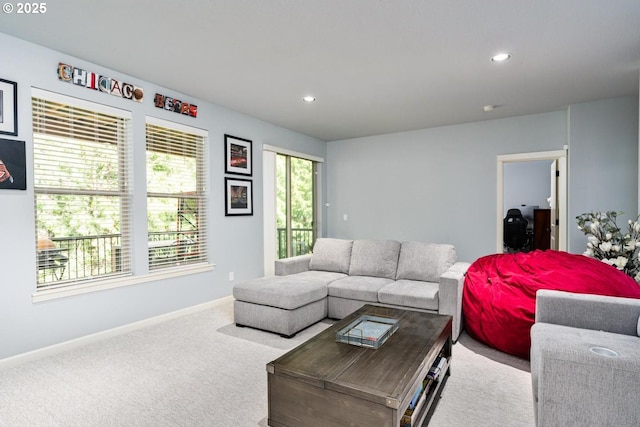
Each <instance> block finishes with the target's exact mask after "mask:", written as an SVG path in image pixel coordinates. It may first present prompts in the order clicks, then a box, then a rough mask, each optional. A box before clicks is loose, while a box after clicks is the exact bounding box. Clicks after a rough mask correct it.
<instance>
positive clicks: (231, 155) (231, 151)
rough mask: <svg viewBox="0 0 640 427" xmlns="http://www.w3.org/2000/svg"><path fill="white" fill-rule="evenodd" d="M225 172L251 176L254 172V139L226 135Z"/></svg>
mask: <svg viewBox="0 0 640 427" xmlns="http://www.w3.org/2000/svg"><path fill="white" fill-rule="evenodd" d="M224 158H225V172H226V173H233V174H238V175H246V176H251V175H252V173H253V149H252V141H250V140H248V139H244V138H238V137H236V136H231V135H227V134H225V135H224Z"/></svg>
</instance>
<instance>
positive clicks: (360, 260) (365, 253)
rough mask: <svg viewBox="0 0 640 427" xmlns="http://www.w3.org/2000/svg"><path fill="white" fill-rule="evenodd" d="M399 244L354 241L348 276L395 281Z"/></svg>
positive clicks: (386, 241)
mask: <svg viewBox="0 0 640 427" xmlns="http://www.w3.org/2000/svg"><path fill="white" fill-rule="evenodd" d="M399 255H400V242H398V241H395V240H356V241H354V242H353V249H352V250H351V266H350V267H349V275H350V276H371V277H384V278H387V279H395V278H396V271H397V269H398V256H399Z"/></svg>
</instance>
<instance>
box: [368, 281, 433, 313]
mask: <svg viewBox="0 0 640 427" xmlns="http://www.w3.org/2000/svg"><path fill="white" fill-rule="evenodd" d="M438 289H439V285H438V284H437V283H433V282H422V281H417V280H397V281H395V282H392V283H389V284H387V285H385V286H384V287H382V289H380V291H378V300H379V301H380V302H381V303H383V304H392V305H399V306H403V307H408V308H421V309H424V310H438Z"/></svg>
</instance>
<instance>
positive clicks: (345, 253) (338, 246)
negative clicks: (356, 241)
mask: <svg viewBox="0 0 640 427" xmlns="http://www.w3.org/2000/svg"><path fill="white" fill-rule="evenodd" d="M352 245H353V240H343V239H331V238H326V237H325V238H319V239H317V240H316V243H315V245H313V254H312V255H311V261H309V269H310V270H321V271H333V272H336V273H345V274H347V273H349V265H350V264H351V247H352Z"/></svg>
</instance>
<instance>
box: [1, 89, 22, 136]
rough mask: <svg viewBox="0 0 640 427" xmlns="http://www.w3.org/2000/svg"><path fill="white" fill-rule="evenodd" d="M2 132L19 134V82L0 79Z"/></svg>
mask: <svg viewBox="0 0 640 427" xmlns="http://www.w3.org/2000/svg"><path fill="white" fill-rule="evenodd" d="M0 134H4V135H14V136H17V135H18V83H16V82H10V81H9V80H5V79H0Z"/></svg>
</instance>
